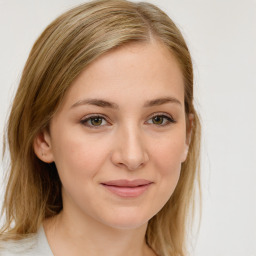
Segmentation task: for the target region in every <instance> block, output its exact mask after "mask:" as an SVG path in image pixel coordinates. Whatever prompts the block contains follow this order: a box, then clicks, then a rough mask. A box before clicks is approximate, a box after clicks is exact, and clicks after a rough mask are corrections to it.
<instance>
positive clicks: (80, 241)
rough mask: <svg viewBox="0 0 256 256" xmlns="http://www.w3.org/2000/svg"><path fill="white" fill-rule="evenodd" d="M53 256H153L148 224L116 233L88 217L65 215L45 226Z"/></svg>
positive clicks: (115, 229)
mask: <svg viewBox="0 0 256 256" xmlns="http://www.w3.org/2000/svg"><path fill="white" fill-rule="evenodd" d="M44 228H45V233H46V236H47V239H48V242H49V245H50V247H51V249H52V251H53V254H54V255H56V256H58V255H62V256H65V255H73V256H80V255H84V254H85V252H86V255H93V256H98V255H100V256H109V255H111V256H130V255H132V256H142V255H143V256H146V255H147V256H152V255H155V254H154V253H153V251H152V250H151V249H150V248H149V247H148V246H147V244H146V241H145V234H146V229H147V223H145V224H144V225H142V226H140V227H137V228H133V229H117V228H113V227H109V226H107V225H104V224H102V223H100V222H98V221H97V220H95V219H93V218H90V217H87V218H83V219H79V216H75V218H74V216H72V215H69V214H67V213H66V212H65V211H62V212H61V213H60V214H59V215H57V216H55V217H53V218H52V219H49V220H46V221H45V223H44Z"/></svg>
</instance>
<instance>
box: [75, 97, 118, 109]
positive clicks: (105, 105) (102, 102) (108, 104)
mask: <svg viewBox="0 0 256 256" xmlns="http://www.w3.org/2000/svg"><path fill="white" fill-rule="evenodd" d="M81 105H94V106H98V107H102V108H113V109H118V108H119V107H118V105H117V104H116V103H113V102H109V101H106V100H102V99H84V100H79V101H78V102H76V103H75V104H73V105H72V106H71V108H74V107H77V106H81Z"/></svg>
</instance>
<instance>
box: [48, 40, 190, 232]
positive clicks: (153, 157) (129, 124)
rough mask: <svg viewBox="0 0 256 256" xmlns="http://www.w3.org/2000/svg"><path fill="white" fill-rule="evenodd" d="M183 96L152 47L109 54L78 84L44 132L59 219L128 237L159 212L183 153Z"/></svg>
mask: <svg viewBox="0 0 256 256" xmlns="http://www.w3.org/2000/svg"><path fill="white" fill-rule="evenodd" d="M183 88H184V85H183V76H182V73H181V70H180V68H179V66H178V64H177V62H176V60H175V58H174V57H173V56H172V55H171V54H170V53H169V52H168V50H167V49H166V48H165V47H164V46H162V45H161V44H159V43H156V42H153V43H147V44H146V43H136V44H129V45H126V46H124V47H121V48H118V49H115V50H112V51H111V52H109V53H107V54H105V55H103V56H101V57H100V58H98V59H97V60H96V61H94V62H93V63H92V64H90V65H89V66H88V67H87V68H86V69H85V70H84V71H83V72H82V73H81V74H80V75H79V76H78V77H77V79H76V80H75V81H74V82H73V84H72V86H71V87H70V89H69V90H68V92H67V93H66V95H65V97H64V101H63V104H62V105H61V107H60V109H59V110H58V112H57V113H56V115H55V116H54V117H53V119H52V121H51V124H50V133H49V134H48V133H47V132H44V138H45V141H46V143H47V146H48V151H46V155H47V157H48V160H49V159H50V160H51V161H54V162H55V164H56V167H57V170H58V173H59V176H60V179H61V182H62V195H63V205H64V207H63V211H64V212H65V211H66V212H68V211H69V213H70V214H72V215H74V216H73V217H74V218H75V217H76V216H83V218H89V219H91V220H94V221H96V222H98V223H101V224H104V225H107V226H111V227H115V228H120V229H130V228H135V227H139V226H141V225H143V224H145V223H146V222H147V221H148V220H149V219H150V218H152V217H153V216H154V215H155V214H156V213H157V212H158V211H159V210H160V209H161V208H162V207H163V206H164V205H165V203H166V202H167V201H168V199H169V198H170V196H171V195H172V193H173V191H174V189H175V186H176V184H177V182H178V179H179V176H180V169H181V163H182V162H183V161H184V160H185V159H186V155H187V149H188V145H187V140H186V121H185V111H184V89H183Z"/></svg>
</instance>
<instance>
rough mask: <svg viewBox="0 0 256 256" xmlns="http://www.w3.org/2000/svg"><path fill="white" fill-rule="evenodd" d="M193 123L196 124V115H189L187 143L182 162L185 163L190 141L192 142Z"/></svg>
mask: <svg viewBox="0 0 256 256" xmlns="http://www.w3.org/2000/svg"><path fill="white" fill-rule="evenodd" d="M193 122H194V115H193V114H189V115H188V117H187V129H186V141H185V147H184V155H183V161H182V162H185V160H186V159H187V155H188V150H189V145H190V141H191V134H192V129H193Z"/></svg>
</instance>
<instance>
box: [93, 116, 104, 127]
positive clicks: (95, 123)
mask: <svg viewBox="0 0 256 256" xmlns="http://www.w3.org/2000/svg"><path fill="white" fill-rule="evenodd" d="M101 123H102V118H100V117H95V118H93V119H92V124H93V125H96V126H97V125H101Z"/></svg>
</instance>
